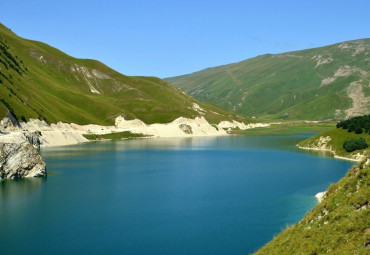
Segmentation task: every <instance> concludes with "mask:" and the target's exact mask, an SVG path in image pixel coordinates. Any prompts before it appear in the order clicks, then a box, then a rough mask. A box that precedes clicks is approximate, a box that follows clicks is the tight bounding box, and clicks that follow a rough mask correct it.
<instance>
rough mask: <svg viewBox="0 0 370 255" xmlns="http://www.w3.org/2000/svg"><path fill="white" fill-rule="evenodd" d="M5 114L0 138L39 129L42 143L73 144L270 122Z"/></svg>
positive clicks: (220, 131)
mask: <svg viewBox="0 0 370 255" xmlns="http://www.w3.org/2000/svg"><path fill="white" fill-rule="evenodd" d="M10 118H11V117H9V116H8V117H6V118H4V120H3V121H2V123H6V125H2V126H1V125H0V129H1V130H3V131H4V132H3V134H1V135H0V142H6V143H22V142H26V141H29V140H30V139H29V138H28V137H29V133H30V132H33V133H36V134H37V136H38V139H39V140H40V145H41V146H58V145H70V144H77V143H82V142H88V140H87V139H86V138H85V137H84V135H91V134H95V135H105V134H110V133H117V132H126V131H129V132H131V133H133V134H142V135H145V136H149V137H195V136H223V135H227V134H228V133H227V130H229V129H233V128H239V129H242V130H244V129H248V128H255V127H258V126H268V124H258V123H257V124H256V123H253V124H244V123H241V122H237V121H232V122H230V121H223V122H221V123H219V124H218V125H216V124H210V123H209V122H208V121H207V120H206V119H205V118H204V117H203V116H200V117H196V118H194V119H189V118H184V117H180V118H177V119H175V120H174V121H172V122H170V123H166V124H162V123H156V124H149V125H148V124H145V123H144V122H143V121H141V120H139V119H135V120H126V119H124V118H123V117H122V116H118V117H117V118H116V120H115V125H114V126H100V125H95V124H89V125H78V124H75V123H63V122H58V123H52V124H50V125H49V124H47V123H46V122H45V121H41V120H37V119H31V120H29V121H28V122H22V123H14V125H12V123H13V122H11V121H10V120H9V119H10ZM0 124H1V123H0Z"/></svg>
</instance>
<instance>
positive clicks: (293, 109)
mask: <svg viewBox="0 0 370 255" xmlns="http://www.w3.org/2000/svg"><path fill="white" fill-rule="evenodd" d="M346 44H347V45H348V46H349V47H348V48H346V49H341V48H339V45H340V44H334V45H330V46H325V47H321V48H314V49H308V50H301V51H295V52H288V53H283V54H276V55H272V54H266V55H261V56H258V57H255V58H251V59H247V60H245V61H241V62H239V63H234V64H229V65H223V66H218V67H214V68H208V69H205V70H201V71H199V72H195V73H192V74H188V75H182V76H178V77H172V78H168V79H165V80H167V81H169V82H170V83H172V84H174V85H176V86H178V87H179V88H182V89H184V90H185V91H186V92H188V93H189V94H190V95H192V96H194V97H195V98H197V99H199V100H201V101H204V102H210V103H213V104H216V105H218V106H220V107H222V108H224V109H227V110H231V111H234V112H236V113H239V114H243V115H245V116H257V117H258V118H267V119H284V118H287V119H291V120H295V119H300V120H327V119H334V118H336V119H342V118H344V117H345V112H344V111H345V110H346V109H348V108H350V107H351V105H352V99H350V98H349V97H348V92H347V88H348V86H349V85H350V83H351V82H353V81H359V80H362V85H363V86H362V89H363V91H364V94H365V95H367V96H369V88H368V86H367V85H368V84H369V82H370V78H369V76H368V75H363V74H361V73H360V71H354V72H352V73H351V74H349V75H346V76H342V77H337V78H336V80H335V81H334V82H332V83H330V84H328V85H327V86H320V84H321V81H322V80H323V79H325V78H328V77H333V76H334V74H335V73H336V72H337V70H338V69H339V68H340V67H343V66H350V67H354V68H360V69H361V70H363V71H366V72H369V70H370V62H369V61H368V60H367V56H366V54H370V39H363V40H356V41H350V42H346ZM358 47H363V48H364V49H365V50H364V51H363V52H362V53H361V54H355V52H356V49H357V48H358ZM317 56H322V57H324V58H326V59H329V58H331V59H332V61H331V62H330V63H327V64H322V65H319V66H316V64H317V62H318V61H317V59H315V57H317ZM367 105H368V108H370V103H368V104H367ZM336 113H337V114H336ZM285 114H287V115H285Z"/></svg>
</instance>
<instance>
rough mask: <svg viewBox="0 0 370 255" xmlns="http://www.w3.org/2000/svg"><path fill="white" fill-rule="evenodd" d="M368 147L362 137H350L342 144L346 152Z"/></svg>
mask: <svg viewBox="0 0 370 255" xmlns="http://www.w3.org/2000/svg"><path fill="white" fill-rule="evenodd" d="M367 147H369V146H368V145H367V143H366V141H365V139H364V138H360V139H352V140H349V141H345V142H344V144H343V148H344V150H345V151H346V152H352V151H355V150H362V149H366V148H367Z"/></svg>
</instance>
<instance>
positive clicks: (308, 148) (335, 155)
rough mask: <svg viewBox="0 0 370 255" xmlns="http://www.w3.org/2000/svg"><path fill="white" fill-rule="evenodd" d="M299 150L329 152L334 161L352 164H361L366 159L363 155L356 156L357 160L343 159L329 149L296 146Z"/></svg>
mask: <svg viewBox="0 0 370 255" xmlns="http://www.w3.org/2000/svg"><path fill="white" fill-rule="evenodd" d="M296 146H297V147H298V148H299V149H301V150H311V151H324V152H330V153H331V154H333V156H334V158H336V159H342V160H347V161H352V162H361V161H362V160H363V159H364V158H366V156H365V155H361V154H357V155H358V158H349V157H344V156H339V155H337V154H336V153H335V151H333V150H331V149H323V148H314V147H305V146H299V145H298V144H297V145H296Z"/></svg>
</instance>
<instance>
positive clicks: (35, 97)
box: [0, 24, 250, 125]
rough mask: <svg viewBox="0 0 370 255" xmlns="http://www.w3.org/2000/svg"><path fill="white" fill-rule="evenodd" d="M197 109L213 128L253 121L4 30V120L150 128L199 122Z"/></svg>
mask: <svg viewBox="0 0 370 255" xmlns="http://www.w3.org/2000/svg"><path fill="white" fill-rule="evenodd" d="M89 86H93V87H94V88H95V89H96V90H98V91H99V92H100V94H97V93H92V92H91V90H90V87H89ZM194 103H197V104H199V105H200V106H201V107H203V108H204V109H205V110H206V111H205V115H204V116H205V118H206V119H207V120H208V121H210V122H211V123H219V122H220V121H221V120H232V119H237V120H239V121H246V122H249V121H250V120H248V119H247V118H244V117H242V116H238V115H236V114H234V113H230V112H227V111H225V110H222V109H220V108H218V107H216V106H213V105H209V104H206V103H201V102H199V101H197V100H196V99H194V98H192V97H190V96H188V95H186V94H185V93H183V92H182V91H181V90H180V89H178V88H177V87H174V86H173V85H171V84H169V83H167V82H165V81H163V80H161V79H159V78H156V77H141V76H140V77H139V76H126V75H123V74H120V73H118V72H116V71H115V70H113V69H111V68H109V67H107V66H106V65H104V64H103V63H101V62H99V61H96V60H90V59H77V58H73V57H71V56H69V55H67V54H65V53H63V52H61V51H60V50H58V49H56V48H53V47H51V46H49V45H47V44H44V43H41V42H37V41H32V40H26V39H23V38H21V37H18V36H17V35H16V34H14V33H13V32H11V31H10V30H9V29H8V28H6V27H5V26H3V25H1V24H0V117H4V116H5V115H6V114H7V112H8V111H11V112H13V113H14V114H15V115H16V116H17V117H18V119H21V117H22V116H24V118H25V119H26V120H28V119H30V118H37V119H42V120H46V121H47V122H49V123H55V122H58V121H62V122H68V123H70V122H73V123H77V124H90V123H93V124H100V125H112V124H114V120H115V118H116V117H117V116H120V115H121V116H124V117H125V118H126V119H136V118H137V119H141V120H142V121H144V122H145V123H146V124H151V123H168V122H171V121H173V120H175V119H176V118H178V117H187V118H194V117H196V116H199V113H198V112H197V111H195V110H194V109H192V106H193V104H194Z"/></svg>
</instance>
